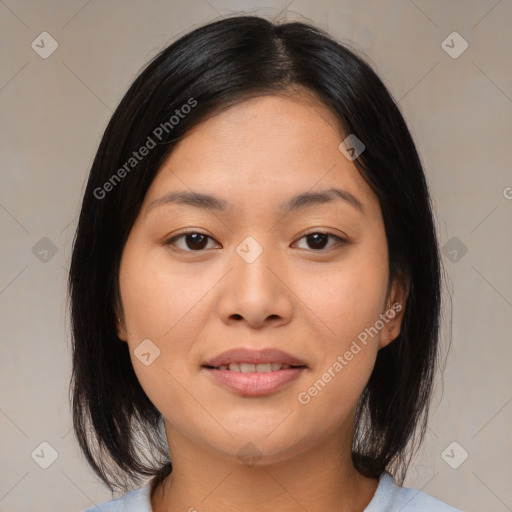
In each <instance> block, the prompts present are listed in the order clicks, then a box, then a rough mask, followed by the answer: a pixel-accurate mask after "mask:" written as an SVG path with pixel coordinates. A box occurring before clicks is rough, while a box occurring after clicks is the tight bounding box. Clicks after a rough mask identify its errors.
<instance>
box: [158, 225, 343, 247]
mask: <svg viewBox="0 0 512 512" xmlns="http://www.w3.org/2000/svg"><path fill="white" fill-rule="evenodd" d="M317 234H318V235H326V236H328V237H331V238H334V239H335V240H336V243H335V244H334V245H333V246H331V247H329V248H328V249H309V250H311V251H313V252H327V251H328V250H329V249H332V248H333V247H334V246H336V245H346V244H348V243H349V241H348V240H347V239H345V238H342V237H340V236H337V235H335V234H334V233H329V232H328V231H311V232H310V233H306V234H305V235H303V236H302V237H301V238H299V241H300V240H302V239H303V238H307V237H308V236H311V235H317ZM187 235H203V236H205V237H206V238H209V239H210V240H214V238H212V237H211V236H209V235H207V234H206V233H201V232H200V231H194V230H191V231H184V232H183V233H180V234H179V235H175V236H173V237H171V238H170V239H168V240H167V241H166V242H164V245H166V246H167V245H174V243H175V242H176V240H179V239H181V238H184V237H186V236H187ZM178 250H181V251H183V252H191V253H192V252H197V253H199V252H205V249H199V250H197V251H194V250H191V249H178Z"/></svg>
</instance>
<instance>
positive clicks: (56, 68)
mask: <svg viewBox="0 0 512 512" xmlns="http://www.w3.org/2000/svg"><path fill="white" fill-rule="evenodd" d="M286 4H288V5H286ZM240 11H246V12H248V13H254V14H261V15H267V16H276V15H277V14H278V13H279V12H280V11H283V14H282V16H283V17H286V18H287V19H290V20H293V19H296V20H305V21H308V20H309V21H313V22H314V23H316V24H318V25H319V26H321V27H323V28H326V29H327V30H329V31H330V32H331V33H332V34H333V35H334V36H335V37H337V38H340V39H348V40H351V41H353V42H354V45H355V47H356V48H357V49H359V50H361V51H363V52H364V53H366V55H367V56H368V58H369V60H370V62H371V63H372V64H373V66H374V67H375V69H376V71H377V72H378V73H379V75H380V76H381V77H382V79H383V80H384V82H385V83H386V85H387V86H388V87H389V89H390V90H391V92H392V94H393V95H394V97H395V98H396V99H397V100H398V101H399V105H400V107H401V109H402V111H403V113H404V115H405V117H406V119H407V121H408V123H409V125H410V127H411V130H412V133H413V136H414V137H415V140H416V142H417V145H418V148H419V150H420V152H421V156H422V158H423V161H424V164H425V166H426V170H427V174H428V180H429V183H430V186H431V190H432V195H433V200H434V204H435V208H436V216H437V224H438V228H439V236H440V243H441V245H442V246H443V247H444V249H443V260H444V263H445V266H446V270H447V274H448V278H449V282H448V285H447V289H446V290H445V292H446V295H447V296H448V294H450V293H451V295H452V296H453V304H452V306H451V307H450V306H449V305H448V304H447V306H446V308H445V311H444V316H445V322H444V328H443V333H444V336H443V350H444V353H445V352H446V347H447V346H448V345H447V343H448V340H449V338H450V336H451V337H452V340H453V341H452V346H451V351H450V353H449V357H448V359H447V363H446V368H445V373H444V378H443V379H442V380H441V378H438V383H437V388H436V389H437V392H436V398H435V400H434V402H433V410H434V414H433V415H432V417H431V421H430V428H429V431H428V435H427V437H426V439H425V443H424V445H423V448H422V450H421V451H420V454H419V456H418V457H417V458H416V460H415V464H414V467H413V468H412V469H411V470H410V472H409V474H408V477H407V479H406V482H405V484H406V485H407V486H409V487H414V488H417V489H422V490H423V491H425V492H427V493H429V494H432V495H434V496H436V497H438V498H440V499H442V500H444V501H447V502H449V503H451V504H453V505H455V506H457V507H459V508H462V509H466V510H472V511H479V510H486V511H487V510H490V511H491V510H492V511H496V512H505V511H507V510H512V487H511V486H510V482H511V480H512V462H511V457H510V455H511V440H510V439H511V436H510V427H511V425H512V403H511V401H512V385H511V384H512V372H510V363H511V356H512V344H511V343H510V319H511V316H512V315H511V313H512V272H511V271H510V268H511V263H512V261H511V254H512V251H511V248H512V236H511V225H512V222H511V221H512V188H511V187H512V173H511V164H510V162H511V157H512V152H511V142H510V135H511V119H512V66H511V58H510V55H511V51H512V31H511V29H510V26H511V25H510V23H511V21H512V2H511V0H501V1H496V0H481V1H462V0H458V1H456V0H432V1H426V0H415V1H412V0H386V1H382V0H381V1H377V0H373V1H372V0H365V1H357V0H332V1H327V0H316V1H314V2H311V1H310V2H307V1H304V0H302V1H301V0H295V1H293V2H290V0H287V2H285V1H274V2H269V1H266V2H264V3H263V2H262V3H258V2H251V1H237V2H234V1H229V0H208V1H206V0H192V1H189V2H182V3H179V2H177V1H163V0H153V1H150V2H143V1H134V2H121V1H120V0H111V1H104V2H101V1H99V0H90V1H84V0H73V1H66V2H64V1H63V0H62V1H56V0H46V1H41V2H39V1H35V0H33V1H28V0H26V1H23V0H18V1H17V0H5V1H0V38H1V45H0V48H1V49H0V52H1V53H0V62H1V65H0V116H1V117H0V119H1V128H0V129H1V136H0V146H1V155H2V158H1V183H2V185H1V188H0V233H1V247H2V252H1V256H0V315H1V327H2V344H1V358H0V369H1V375H2V387H1V391H0V428H1V433H2V435H1V438H0V439H1V440H0V444H1V461H2V462H1V469H0V511H3V512H6V511H9V512H18V511H28V510H37V511H38V512H50V511H51V512H64V511H66V512H70V511H73V510H74V511H78V510H82V509H83V508H86V507H89V506H92V505H93V503H99V502H101V501H104V500H106V499H110V498H111V496H110V494H109V493H108V492H107V491H106V490H105V488H104V487H102V485H100V483H99V481H98V479H97V478H96V477H95V476H94V475H93V474H92V472H91V470H89V468H88V467H87V465H86V464H85V462H84V460H83V459H82V458H81V456H80V453H79V451H78V448H77V444H76V442H75V440H74V436H73V433H72V432H71V430H70V429H71V417H70V412H69V405H68V401H67V394H68V384H69V377H70V349H69V347H70V343H69V322H68V320H67V312H66V279H67V275H68V272H67V269H68V265H69V259H70V249H71V243H72V239H73V234H74V229H75V227H76V215H77V213H78V208H79V205H80V201H81V197H82V194H83V189H84V183H85V179H86V177H87V173H88V170H89V168H90V165H91V163H92V159H93V157H94V154H95V151H96V149H97V146H98V143H99V141H100V138H101V135H102V133H103V130H104V128H105V126H106V124H107V122H108V120H109V118H110V115H111V113H112V111H113V110H114V108H115V107H116V105H117V103H118V102H119V101H120V99H121V97H122V95H123V94H124V92H125V91H126V89H127V88H128V86H129V85H130V83H131V82H132V80H133V79H134V78H135V76H136V75H137V74H138V72H139V71H140V69H141V68H142V66H143V65H144V64H145V63H146V62H147V61H148V60H149V59H150V58H151V57H153V56H154V55H155V54H156V53H157V52H158V51H159V50H161V49H162V48H163V47H164V46H166V45H167V44H168V43H169V42H170V41H172V40H174V39H176V38H177V37H178V36H180V35H182V34H184V33H185V32H187V31H189V30H190V29H192V28H194V27H196V26H198V25H200V24H202V23H204V22H207V21H211V20H213V19H216V18H219V17H224V16H229V15H231V14H233V13H235V12H240ZM454 31H456V32H458V33H459V34H460V36H461V37H462V38H463V39H464V40H465V41H466V42H467V44H468V45H469V46H468V48H467V50H466V51H464V52H463V53H462V54H461V55H459V56H458V57H457V58H454V56H455V54H457V53H459V52H460V50H461V49H463V47H464V46H463V44H464V43H463V40H462V39H457V36H455V39H454V36H450V37H448V36H449V35H450V34H451V33H452V32H454ZM42 32H48V33H49V34H51V36H52V37H53V38H54V39H55V40H56V41H57V43H58V48H57V50H56V51H55V52H54V53H52V54H51V55H50V56H49V57H47V58H46V59H43V58H42V57H41V56H40V55H39V53H36V51H35V49H33V48H32V47H31V44H32V42H33V41H35V43H34V44H39V48H38V47H36V48H37V50H38V51H39V52H42V51H43V48H41V47H42V46H43V45H44V51H48V50H49V49H51V46H50V40H49V39H48V36H39V35H40V34H41V33H42ZM42 38H43V39H44V42H43V43H41V39H42ZM447 38H448V39H447ZM444 40H446V42H445V43H444V44H442V43H443V41H444ZM447 45H448V46H447ZM450 47H451V48H450ZM447 51H448V53H447ZM449 52H451V53H452V55H451V56H450V55H449ZM41 239H43V240H41ZM447 244H448V245H447ZM466 249H467V252H464V251H465V250H466ZM55 250H56V251H57V252H56V253H55V254H54V252H55ZM45 251H46V252H45ZM42 442H47V443H49V444H50V445H51V448H50V447H48V446H47V445H43V446H42V447H41V446H40V443H42ZM454 442H455V443H457V444H455V445H453V444H452V443H454ZM450 445H451V446H450ZM34 450H35V452H34ZM52 450H55V452H56V454H55V453H54V452H53V451H52ZM466 452H467V454H468V457H467V459H466V460H465V461H464V462H462V461H463V459H464V456H465V453H466ZM31 454H33V455H31ZM52 455H57V458H56V460H55V461H53V463H52V464H51V465H50V466H49V467H48V468H47V469H43V468H42V467H40V466H41V465H45V464H48V463H50V462H52V459H53V458H54V457H52ZM461 462H462V463H461ZM450 464H451V466H454V467H455V466H457V467H456V468H454V467H451V466H450Z"/></svg>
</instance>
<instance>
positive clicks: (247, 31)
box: [68, 16, 441, 491]
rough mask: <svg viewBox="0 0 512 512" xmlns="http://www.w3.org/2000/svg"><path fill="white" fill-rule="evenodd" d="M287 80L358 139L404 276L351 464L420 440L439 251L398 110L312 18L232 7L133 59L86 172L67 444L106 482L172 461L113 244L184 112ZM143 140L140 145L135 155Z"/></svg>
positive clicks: (397, 473)
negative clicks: (391, 334)
mask: <svg viewBox="0 0 512 512" xmlns="http://www.w3.org/2000/svg"><path fill="white" fill-rule="evenodd" d="M294 88H301V89H302V90H307V91H308V92H312V93H314V94H315V95H316V97H318V98H319V99H320V100H321V101H322V102H323V103H324V104H325V105H327V106H328V108H329V109H330V110H331V111H332V112H333V114H334V115H335V116H336V118H337V119H339V122H340V126H342V128H343V130H344V131H345V132H346V134H347V135H348V134H353V135H355V136H356V137H357V138H358V139H360V140H361V141H362V142H363V143H364V145H365V150H364V152H363V153H362V154H361V155H360V156H359V157H358V158H357V159H356V160H355V162H354V163H355V164H356V165H357V167H358V169H359V170H360V172H361V175H362V176H363V177H364V179H365V180H366V181H367V183H368V184H369V185H370V186H371V188H372V189H373V190H374V192H375V193H376V195H377V196H378V199H379V202H380V206H381V210H382V214H383V219H384V225H385V231H386V236H387V241H388V252H389V254H388V256H389V275H390V278H393V279H398V280H400V281H401V282H403V283H405V282H407V283H408V284H407V285H408V290H409V292H408V295H407V300H406V303H405V306H404V307H405V311H404V316H403V319H402V327H401V331H400V334H399V335H398V337H397V338H396V339H395V340H394V341H393V342H392V343H390V344H389V345H387V346H386V347H385V348H383V349H381V350H380V351H379V352H378V354H377V359H376V363H375V366H374V369H373V373H372V374H371V377H370V379H369V381H368V383H367V385H366V387H365V389H364V391H363V393H362V395H361V397H360V400H359V402H358V405H357V411H356V424H355V432H354V440H353V447H352V460H353V464H354V466H355V467H356V469H357V470H358V471H359V472H360V473H361V474H364V475H366V476H369V477H372V478H379V477H380V475H381V474H382V473H383V472H384V471H388V472H390V473H391V474H393V476H394V477H395V478H396V479H398V480H399V481H400V483H402V482H403V479H404V478H405V474H406V471H407V467H408V465H409V463H410V460H411V458H412V455H413V453H414V451H415V450H413V448H414V447H415V445H416V442H417V441H418V440H419V442H418V443H417V446H416V449H417V447H419V444H421V442H422V440H423V437H424V434H425V430H426V426H427V419H428V410H429V403H430V398H431V395H432V389H433V379H434V375H435V370H436V367H437V355H438V338H439V325H440V308H441V261H440V257H439V249H438V242H437V237H436V232H435V224H434V218H433V213H432V206H431V200H430V196H429V192H428V187H427V182H426V179H425V175H424V171H423V168H422V165H421V162H420V158H419V156H418V153H417V150H416V148H415V145H414V143H413V140H412V137H411V135H410V132H409V130H408V128H407V126H406V123H405V121H404V119H403V117H402V115H401V113H400V111H399V109H398V107H397V105H396V103H395V101H394V100H393V98H392V96H391V94H390V93H389V92H388V90H387V88H386V87H385V85H384V84H383V82H382V81H381V80H380V79H379V78H378V76H377V75H376V73H375V72H374V71H373V70H372V68H371V67H370V66H369V65H368V64H367V63H366V62H365V61H364V60H363V58H362V57H360V56H358V55H356V53H355V52H354V51H353V50H351V49H349V48H348V47H347V46H346V45H344V44H341V43H340V42H338V41H336V40H335V39H334V38H332V37H331V36H330V35H328V34H327V33H326V32H325V31H323V30H322V29H320V28H317V27H314V26H313V25H310V24H307V23H301V22H289V23H287V22H276V21H270V20H268V19H265V18H262V17H258V16H233V17H229V18H226V19H222V20H220V21H215V22H211V23H209V24H206V25H204V26H201V27H199V28H196V29H194V30H193V31H191V32H189V33H187V34H185V35H184V36H182V37H180V38H179V39H178V40H176V41H175V42H173V43H172V44H170V45H169V46H168V47H166V48H165V49H164V50H163V51H161V52H160V53H159V54H158V55H157V56H156V57H155V58H154V59H153V60H152V61H151V62H150V63H149V64H148V65H147V66H146V67H145V69H144V70H143V71H142V72H141V73H140V75H139V76H138V77H137V78H136V79H135V81H134V82H133V84H132V85H131V87H130V88H129V90H128V91H127V93H126V94H125V96H124V97H123V98H122V100H121V102H120V104H119V106H118V107H117V109H116V110H115V112H114V114H113V115H112V118H111V120H110V122H109V123H108V126H107V128H106V130H105V132H104V134H103V138H102V140H101V142H100V145H99V148H98V151H97V154H96V156H95V158H94V162H93V164H92V168H91V170H90V174H89V177H88V182H87V186H86V190H85V193H84V197H83V202H82V207H81V212H80V216H79V221H78V226H77V231H76V233H75V239H74V242H73V252H72V259H71V267H70V273H69V283H68V286H69V297H70V310H71V327H72V351H73V371H72V377H71V389H70V395H71V396H70V398H71V401H72V410H73V426H74V431H75V434H76V436H77V439H78V442H79V445H80V447H81V449H82V451H83V453H84V454H85V456H86V459H87V461H88V462H89V464H90V465H91V467H92V468H93V470H94V471H95V472H96V474H97V475H98V476H99V477H100V478H101V479H102V480H103V482H104V483H105V484H106V485H107V486H108V487H109V488H110V489H111V490H112V491H113V490H114V489H115V488H116V487H117V488H121V489H124V490H128V489H129V488H130V487H133V486H134V485H135V484H137V485H138V484H139V483H140V482H141V479H142V478H143V477H148V476H155V479H154V482H160V481H162V480H163V479H164V478H165V477H166V476H167V475H169V474H170V472H171V471H172V464H171V460H170V458H169V453H168V451H166V450H167V446H166V441H165V437H164V435H163V434H162V430H161V420H162V417H161V414H160V413H159V411H158V410H157V409H156V407H155V406H154V405H153V404H152V402H151V401H150V400H149V398H148V397H147V396H146V394H145V392H144V390H143V389H142V387H141V385H140V384H139V382H138V380H137V377H136V375H135V372H134V370H133V367H132V363H131V359H130V354H129V349H128V344H127V343H124V342H121V341H120V340H119V339H118V337H117V331H116V321H115V319H116V315H117V314H119V315H120V316H121V317H122V314H123V313H122V309H121V307H120V300H119V287H118V285H119V283H118V270H119V264H120V260H121V255H122V251H123V247H124V244H125V242H126V240H127V237H128V235H129V233H130V231H131V228H132V226H133V223H134V221H135V219H136V217H137V215H138V212H139V210H140V207H141V204H142V202H143V200H144V197H145V194H146V192H147V190H148V188H149V186H150V185H151V183H152V181H153V179H154V177H155V175H156V173H157V171H158V170H159V168H160V167H161V165H162V163H163V162H164V160H165V159H166V158H167V157H168V156H169V154H170V152H171V151H172V149H173V147H174V146H175V145H176V143H177V142H178V141H179V139H180V138H183V137H184V135H186V134H187V132H188V131H189V130H190V129H191V128H192V127H193V126H195V125H197V124H198V123H201V122H202V121H204V120H205V119H206V118H207V117H208V116H210V115H213V114H214V113H217V112H219V111H221V110H223V109H225V108H228V107H229V106H231V105H234V104H236V103H239V102H241V101H244V100H245V99H247V98H249V97H252V96H258V95H264V94H279V93H283V92H287V91H290V90H292V89H294ZM185 105H188V107H187V108H185ZM180 114H181V115H180ZM143 146H146V147H151V149H150V150H149V151H148V152H147V154H146V155H145V156H144V158H142V157H141V158H138V157H137V158H136V157H135V156H134V152H138V151H139V148H142V147H143ZM145 153H146V152H145Z"/></svg>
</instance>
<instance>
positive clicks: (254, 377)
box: [202, 349, 307, 397]
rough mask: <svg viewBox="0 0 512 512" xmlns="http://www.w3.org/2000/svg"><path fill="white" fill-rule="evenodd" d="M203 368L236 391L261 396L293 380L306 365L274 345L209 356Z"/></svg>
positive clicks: (216, 379)
mask: <svg viewBox="0 0 512 512" xmlns="http://www.w3.org/2000/svg"><path fill="white" fill-rule="evenodd" d="M202 368H203V369H204V370H205V371H206V372H207V373H208V374H209V375H210V376H212V377H213V379H214V381H215V382H217V383H220V384H221V385H222V386H223V387H226V388H228V389H229V390H230V391H232V392H234V393H235V394H237V395H242V396H252V397H256V396H264V395H269V394H272V393H274V392H276V391H278V390H280V389H281V388H284V387H285V385H287V384H289V383H291V382H293V381H294V380H296V379H297V378H299V376H300V375H301V374H302V373H303V372H304V371H305V370H306V369H307V365H306V364H305V363H304V362H303V361H301V360H300V359H297V358H296V357H294V356H291V355H290V354H287V353H286V352H283V351H281V350H277V349H265V350H249V349H234V350H230V351H228V352H224V353H222V354H220V355H219V356H217V357H214V358H213V359H210V360H208V361H207V362H206V363H205V364H203V365H202Z"/></svg>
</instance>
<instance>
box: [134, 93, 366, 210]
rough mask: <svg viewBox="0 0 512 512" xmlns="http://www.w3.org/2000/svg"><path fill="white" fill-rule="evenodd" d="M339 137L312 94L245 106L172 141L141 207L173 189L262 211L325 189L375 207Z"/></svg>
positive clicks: (253, 101) (262, 98)
mask: <svg viewBox="0 0 512 512" xmlns="http://www.w3.org/2000/svg"><path fill="white" fill-rule="evenodd" d="M343 137H344V134H343V132H342V130H341V128H340V125H339V120H338V119H337V118H336V116H335V115H334V114H333V113H332V112H331V111H330V109H329V108H328V107H326V106H325V105H324V104H323V102H321V101H320V100H319V99H317V98H316V97H315V96H314V95H312V94H301V95H296V94H294V95H290V96H289V95H282V94H279V95H264V96H258V97H255V98H251V99H248V100H245V101H243V102H241V103H238V104H236V105H234V106H231V107H229V108H227V109H225V110H223V111H221V112H219V113H217V114H216V115H213V116H211V117H209V118H207V119H206V120H204V121H202V122H200V123H199V124H198V125H196V126H195V127H194V128H193V129H191V130H190V131H189V132H188V133H187V134H186V135H185V136H184V137H183V139H181V140H180V141H179V142H178V143H177V145H176V146H175V147H174V149H173V151H172V152H171V154H170V155H169V157H168V158H167V159H166V161H165V162H164V164H163V165H162V167H161V169H160V170H159V171H158V173H157V175H156V177H155V179H154V181H153V183H152V185H151V187H150V189H149V190H148V193H147V194H146V199H145V205H144V206H145V208H146V209H147V207H148V206H149V204H151V203H154V202H155V200H157V199H159V198H160V197H161V196H162V195H163V194H164V193H168V192H171V191H173V190H174V191H176V190H177V191H182V192H186V191H188V192H201V193H205V194H208V193H212V192H215V195H216V196H219V197H223V198H225V199H227V200H228V202H229V204H231V205H234V204H238V205H239V206H240V207H246V206H248V205H250V204H253V205H258V204H259V206H260V207H262V208H266V209H268V207H269V205H270V204H271V203H275V204H276V205H277V206H282V205H283V203H284V201H283V200H284V198H286V197H291V196H292V195H297V194H299V193H304V192H306V191H310V192H316V191H320V190H326V189H328V188H331V187H335V188H338V189H342V190H345V191H346V192H347V193H348V194H350V195H352V196H354V197H357V198H358V199H359V201H360V202H361V203H362V204H364V203H365V202H369V201H374V200H375V196H374V194H373V191H372V190H371V189H370V188H369V187H368V185H367V184H366V182H365V181H364V179H363V178H362V176H361V175H360V173H359V170H358V169H357V167H356V166H355V164H354V163H353V162H351V161H349V160H348V159H347V158H346V157H345V156H344V155H343V154H342V153H341V151H340V150H339V148H338V147H339V144H340V143H341V141H342V140H343ZM281 209H282V208H281Z"/></svg>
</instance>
